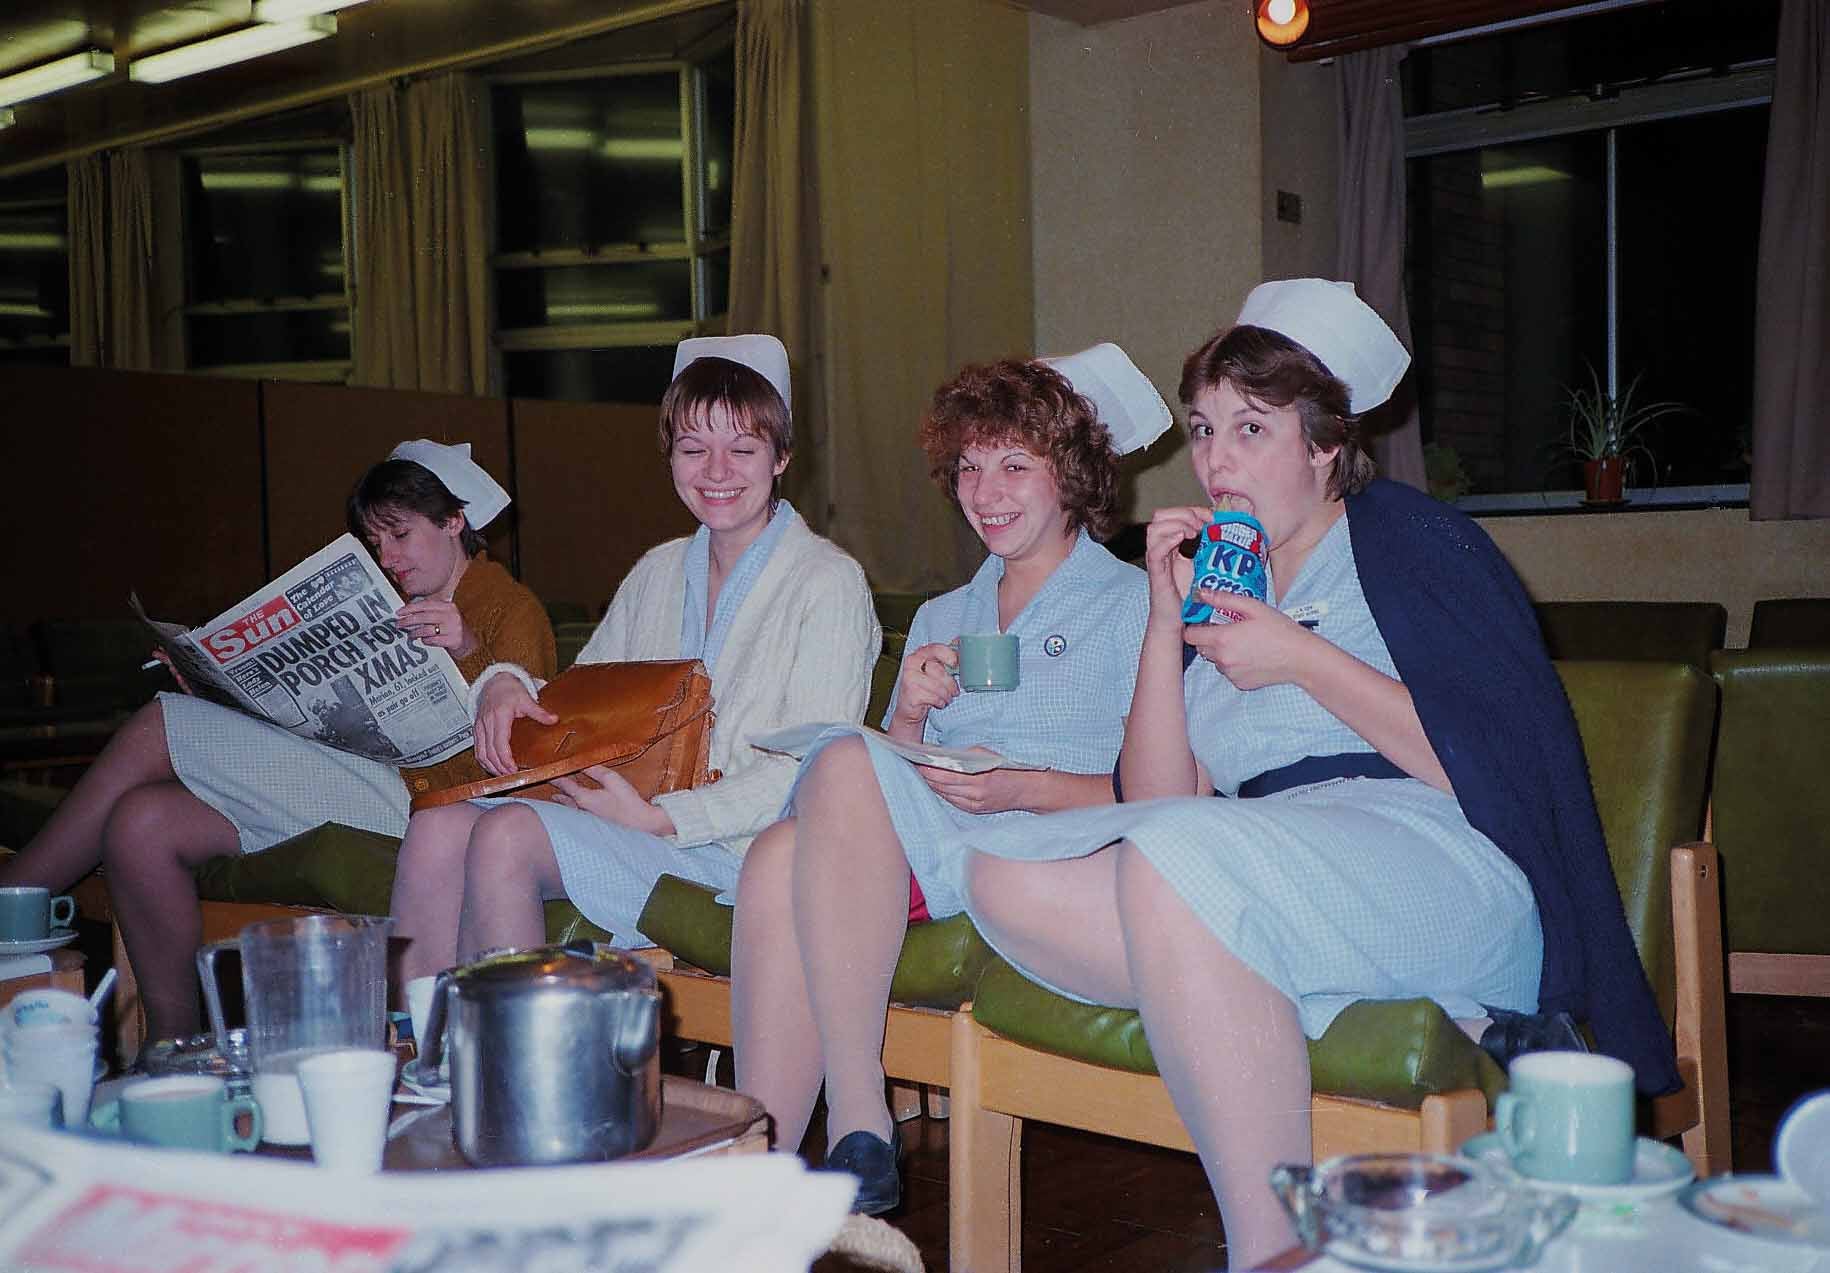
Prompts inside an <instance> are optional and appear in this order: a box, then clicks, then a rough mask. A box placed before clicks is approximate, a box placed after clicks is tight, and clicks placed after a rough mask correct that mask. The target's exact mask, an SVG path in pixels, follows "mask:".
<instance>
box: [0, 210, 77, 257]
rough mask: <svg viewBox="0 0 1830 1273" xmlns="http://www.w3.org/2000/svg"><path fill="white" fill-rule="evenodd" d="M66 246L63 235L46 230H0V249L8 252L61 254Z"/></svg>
mask: <svg viewBox="0 0 1830 1273" xmlns="http://www.w3.org/2000/svg"><path fill="white" fill-rule="evenodd" d="M60 215H61V214H60ZM66 246H67V241H66V240H65V238H64V236H63V235H61V234H53V233H51V232H50V231H48V230H13V231H6V230H0V248H5V249H7V250H9V251H17V252H61V251H63V250H64V248H65V247H66Z"/></svg>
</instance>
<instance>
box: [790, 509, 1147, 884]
mask: <svg viewBox="0 0 1830 1273" xmlns="http://www.w3.org/2000/svg"><path fill="white" fill-rule="evenodd" d="M1003 577H1004V561H1003V558H1001V557H996V556H993V557H988V558H986V560H985V563H984V564H983V565H981V566H980V567H979V569H978V572H977V573H976V574H975V575H973V577H972V580H971V582H970V583H967V584H966V585H965V586H964V587H961V588H955V589H954V590H953V591H952V592H949V593H946V594H944V595H942V596H939V597H935V598H933V599H932V600H930V601H928V602H926V603H924V604H923V605H922V607H921V608H920V609H919V610H917V611H916V612H915V619H914V622H912V623H911V624H910V625H909V639H908V645H907V647H906V648H907V649H908V650H910V651H911V652H912V651H914V650H915V649H917V648H919V647H920V646H923V645H927V644H929V643H931V642H947V641H951V640H952V639H953V638H954V637H957V636H959V635H960V634H961V633H971V632H996V631H998V630H999V629H998V583H999V581H1000V580H1002V579H1003ZM1149 608H1150V598H1149V584H1148V581H1147V580H1146V579H1145V576H1144V572H1143V571H1141V570H1139V569H1138V568H1137V567H1136V566H1132V565H1128V564H1126V563H1125V562H1122V561H1120V560H1118V558H1116V557H1114V556H1113V555H1112V554H1111V553H1109V552H1107V551H1106V550H1105V549H1104V548H1103V547H1101V546H1100V545H1099V544H1096V543H1094V542H1093V540H1092V539H1091V538H1089V537H1088V535H1087V534H1086V532H1085V531H1082V532H1080V535H1079V537H1078V538H1077V539H1076V540H1075V542H1074V547H1073V548H1072V549H1071V550H1070V551H1069V553H1068V555H1067V557H1066V558H1065V559H1064V560H1063V561H1062V563H1061V564H1060V565H1059V566H1057V567H1055V570H1054V573H1053V574H1051V575H1050V576H1049V577H1048V580H1047V582H1045V583H1044V584H1043V585H1042V587H1041V589H1040V590H1039V591H1038V592H1037V593H1036V595H1035V596H1034V597H1032V598H1031V599H1030V602H1029V604H1028V605H1027V606H1025V607H1024V608H1023V610H1022V612H1021V613H1020V614H1018V615H1017V617H1016V618H1015V619H1013V620H1011V623H1010V626H1009V627H1007V628H1005V629H1003V630H1004V631H1005V632H1006V633H1012V634H1015V635H1016V636H1017V637H1018V638H1019V649H1018V687H1017V688H1016V689H1015V690H1012V691H1009V692H1004V693H999V692H990V691H981V692H978V693H970V694H960V695H959V696H958V697H956V698H955V699H954V700H953V701H952V702H951V703H949V704H947V706H945V707H943V708H939V709H936V710H935V711H932V712H929V713H928V720H927V725H926V727H925V729H924V730H923V740H924V741H925V742H929V743H936V744H939V745H941V746H945V747H989V748H990V749H991V750H993V751H995V752H997V753H998V754H999V755H1002V756H1007V757H1009V758H1010V759H1012V760H1021V761H1027V762H1028V763H1030V764H1035V765H1042V766H1045V767H1047V768H1050V769H1058V770H1061V771H1063V772H1066V773H1088V774H1106V773H1110V772H1111V770H1112V765H1113V763H1114V762H1115V761H1116V760H1117V758H1118V748H1119V744H1120V743H1122V742H1123V741H1124V732H1125V714H1126V713H1127V712H1129V711H1130V710H1131V690H1132V687H1133V686H1134V685H1135V684H1136V682H1137V659H1138V651H1139V649H1140V648H1141V647H1142V645H1143V640H1144V621H1145V619H1146V618H1147V617H1148V615H1149ZM895 711H896V703H895V700H894V699H892V700H891V701H890V708H889V711H888V712H886V713H885V714H884V718H883V724H884V726H885V728H887V727H888V725H889V722H890V720H891V719H892V718H893V716H894V714H895ZM856 733H858V731H857V730H855V729H853V728H851V727H848V726H835V727H834V728H832V729H830V730H828V731H827V732H826V733H825V734H823V735H822V736H821V737H820V739H819V740H818V741H817V742H816V743H815V744H814V746H813V747H812V748H810V749H809V750H808V752H807V756H806V758H805V759H804V760H803V761H802V764H801V775H802V776H803V777H804V776H805V775H806V773H807V766H808V765H809V764H811V763H812V761H813V758H814V757H815V756H816V755H818V754H819V752H820V750H821V749H822V748H823V747H824V746H825V745H826V744H827V743H828V742H830V741H832V740H833V739H835V738H841V737H844V736H846V735H848V734H856ZM859 736H860V737H862V738H863V739H864V740H865V743H866V745H867V746H868V747H869V749H870V755H871V765H872V767H873V768H874V769H875V770H876V774H877V784H878V786H879V788H880V789H881V790H882V792H883V799H884V803H885V804H886V805H887V806H888V808H889V814H890V821H891V822H892V823H893V824H894V826H895V828H896V835H897V838H898V839H900V840H901V841H902V849H903V853H904V854H905V856H907V858H908V862H909V869H910V871H911V872H913V874H914V876H915V879H916V881H917V882H918V883H919V884H920V885H921V891H922V893H923V894H924V895H925V897H926V898H927V904H928V914H929V915H930V916H932V917H933V918H935V919H943V918H945V917H946V916H948V915H956V914H958V913H959V912H960V911H962V910H964V909H965V899H964V896H963V894H962V893H961V891H960V887H959V883H958V879H957V873H956V871H955V870H954V869H953V863H954V862H955V860H956V859H958V858H959V857H960V856H961V854H962V853H963V851H964V840H963V836H964V835H965V833H966V832H967V831H968V830H969V829H974V828H979V827H997V826H1007V825H1021V824H1024V823H1028V822H1033V821H1034V820H1035V818H1036V815H1035V814H1033V813H1027V812H1023V811H1021V810H1010V811H1007V812H1004V813H967V812H966V811H964V810H962V809H958V808H955V807H954V806H953V805H951V804H948V803H947V802H946V801H945V800H943V799H941V798H940V797H939V796H937V795H935V794H934V791H933V789H932V788H931V787H929V786H928V784H927V783H926V782H924V781H922V778H921V775H920V774H919V773H918V772H917V771H916V769H915V766H914V765H912V764H910V763H909V762H908V761H906V760H904V759H902V757H900V756H898V755H896V754H895V753H894V752H892V751H890V750H889V749H888V748H887V747H885V746H883V745H882V744H881V742H879V741H877V740H876V739H874V738H873V737H872V736H871V735H870V734H861V735H859ZM797 785H798V779H797ZM790 805H792V797H790Z"/></svg>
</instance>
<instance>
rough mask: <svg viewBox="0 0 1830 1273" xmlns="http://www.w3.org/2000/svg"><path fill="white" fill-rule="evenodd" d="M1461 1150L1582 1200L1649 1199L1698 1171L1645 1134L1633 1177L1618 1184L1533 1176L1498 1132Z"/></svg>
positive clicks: (1508, 1172)
mask: <svg viewBox="0 0 1830 1273" xmlns="http://www.w3.org/2000/svg"><path fill="white" fill-rule="evenodd" d="M1461 1153H1462V1155H1463V1156H1464V1157H1467V1158H1473V1159H1475V1160H1476V1161H1478V1162H1481V1163H1483V1164H1485V1165H1486V1166H1489V1167H1492V1168H1494V1169H1496V1170H1498V1171H1500V1172H1501V1173H1503V1174H1504V1175H1505V1177H1506V1178H1507V1179H1508V1180H1519V1181H1523V1182H1524V1183H1525V1184H1528V1185H1530V1186H1531V1187H1532V1188H1534V1189H1542V1190H1545V1191H1546V1192H1548V1193H1566V1194H1568V1195H1569V1196H1570V1197H1572V1198H1579V1199H1581V1200H1582V1201H1583V1202H1598V1203H1610V1202H1646V1201H1649V1200H1650V1199H1653V1198H1663V1197H1666V1196H1667V1195H1669V1194H1674V1193H1676V1192H1677V1191H1678V1190H1680V1189H1682V1188H1683V1187H1684V1186H1685V1185H1687V1184H1689V1183H1690V1182H1691V1181H1692V1180H1694V1179H1696V1171H1695V1170H1694V1169H1693V1168H1692V1167H1691V1165H1690V1159H1688V1158H1686V1157H1684V1155H1683V1154H1682V1153H1680V1152H1679V1151H1677V1150H1675V1149H1673V1148H1672V1147H1671V1146H1669V1145H1667V1144H1665V1143H1664V1142H1663V1141H1657V1140H1650V1139H1648V1138H1646V1137H1644V1136H1641V1137H1640V1138H1639V1143H1638V1145H1637V1146H1636V1147H1635V1149H1634V1154H1633V1179H1631V1180H1628V1181H1625V1182H1623V1183H1621V1184H1618V1185H1578V1184H1569V1183H1566V1182H1564V1181H1561V1180H1534V1179H1533V1178H1532V1177H1530V1176H1527V1175H1525V1174H1523V1173H1522V1172H1520V1171H1518V1170H1517V1169H1516V1168H1514V1167H1513V1165H1512V1159H1511V1158H1510V1157H1509V1156H1508V1155H1507V1153H1506V1147H1505V1146H1504V1145H1503V1144H1501V1143H1500V1138H1499V1135H1498V1133H1495V1132H1488V1133H1486V1134H1485V1135H1483V1136H1476V1137H1475V1138H1474V1139H1473V1140H1470V1141H1469V1142H1468V1143H1467V1144H1465V1145H1463V1146H1462V1147H1461Z"/></svg>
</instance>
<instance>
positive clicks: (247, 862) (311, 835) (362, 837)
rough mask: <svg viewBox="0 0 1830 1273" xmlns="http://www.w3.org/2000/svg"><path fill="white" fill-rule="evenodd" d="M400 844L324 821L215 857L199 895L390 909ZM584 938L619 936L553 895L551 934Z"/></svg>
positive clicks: (199, 874) (352, 909) (366, 910)
mask: <svg viewBox="0 0 1830 1273" xmlns="http://www.w3.org/2000/svg"><path fill="white" fill-rule="evenodd" d="M399 851H400V841H398V840H396V839H395V838H394V837H393V836H391V835H382V834H381V833H380V832H377V831H364V830H361V829H359V828H357V827H348V826H344V825H343V824H341V823H338V822H326V823H324V824H323V825H322V826H318V827H313V828H312V829H311V830H309V831H307V832H305V833H304V834H302V835H295V836H293V837H292V838H291V839H290V840H282V841H281V842H280V843H278V844H276V845H274V846H273V847H272V848H270V849H267V850H265V851H264V852H261V853H241V854H235V855H232V856H226V857H216V858H211V859H210V860H209V861H207V862H205V863H204V864H203V865H202V866H200V867H198V868H197V871H196V879H197V895H198V896H199V897H200V898H202V899H203V900H204V901H208V902H269V903H275V904H278V905H281V906H315V907H321V908H328V909H330V910H338V911H346V912H348V913H350V914H353V915H386V914H387V913H388V907H389V901H390V898H391V896H392V894H393V892H394V864H395V857H396V855H397V854H398V853H399ZM580 938H588V939H590V940H593V941H603V942H608V941H611V940H613V939H612V937H611V935H610V934H609V933H607V932H605V931H604V930H603V929H601V928H599V927H598V926H597V925H595V924H593V923H592V922H591V921H590V920H588V919H586V918H585V917H584V915H583V914H581V913H580V912H579V910H578V908H577V907H576V906H573V905H572V904H571V903H570V902H565V901H560V902H548V903H547V904H546V939H547V940H548V941H549V942H566V941H573V940H577V939H580Z"/></svg>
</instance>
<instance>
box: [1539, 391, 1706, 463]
mask: <svg viewBox="0 0 1830 1273" xmlns="http://www.w3.org/2000/svg"><path fill="white" fill-rule="evenodd" d="M1588 372H1589V383H1588V387H1587V388H1580V387H1578V388H1575V389H1572V388H1570V387H1569V386H1567V385H1566V386H1564V389H1563V400H1564V407H1565V409H1566V410H1567V411H1568V413H1569V431H1568V434H1567V435H1566V436H1565V437H1561V438H1557V439H1555V440H1554V441H1553V442H1552V444H1551V445H1552V446H1553V448H1554V449H1555V450H1556V451H1557V452H1558V453H1559V454H1567V455H1569V456H1570V457H1571V458H1572V459H1577V460H1582V461H1585V462H1592V461H1596V460H1608V459H1612V458H1614V457H1616V456H1618V457H1620V458H1622V459H1623V460H1625V461H1626V462H1627V464H1628V466H1629V467H1631V465H1632V462H1633V461H1634V460H1635V459H1637V458H1638V457H1640V456H1642V455H1643V456H1644V457H1645V458H1646V461H1647V462H1648V463H1649V464H1651V465H1652V469H1653V472H1654V473H1655V474H1656V473H1657V471H1658V462H1657V457H1656V456H1654V455H1653V453H1652V448H1651V447H1649V446H1648V445H1646V442H1645V439H1644V438H1643V437H1642V435H1641V431H1642V430H1644V429H1645V428H1646V426H1647V425H1649V424H1651V423H1652V422H1653V421H1654V420H1658V419H1662V418H1663V417H1665V416H1668V415H1675V414H1677V413H1678V412H1682V411H1688V410H1689V408H1688V407H1686V406H1684V405H1683V404H1682V403H1680V402H1641V403H1636V402H1634V401H1633V395H1634V394H1635V393H1636V392H1637V391H1638V390H1639V382H1640V378H1641V377H1640V376H1635V377H1633V379H1632V380H1631V381H1629V382H1628V384H1627V387H1626V388H1625V389H1623V390H1622V391H1621V392H1620V395H1619V396H1618V397H1616V396H1613V395H1610V394H1609V393H1608V391H1607V390H1606V389H1604V388H1603V387H1602V385H1601V378H1600V377H1599V376H1597V375H1596V374H1595V368H1594V367H1593V366H1591V367H1590V368H1589V369H1588ZM1641 375H1642V376H1643V375H1644V373H1643V372H1642V373H1641Z"/></svg>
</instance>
